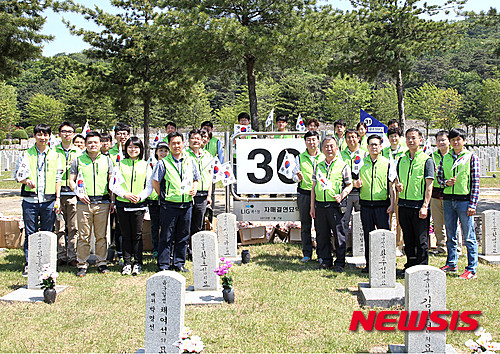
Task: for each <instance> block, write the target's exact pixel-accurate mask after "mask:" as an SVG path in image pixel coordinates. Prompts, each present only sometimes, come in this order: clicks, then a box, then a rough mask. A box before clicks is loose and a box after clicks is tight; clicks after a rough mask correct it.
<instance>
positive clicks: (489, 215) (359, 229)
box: [352, 210, 500, 263]
mask: <svg viewBox="0 0 500 354" xmlns="http://www.w3.org/2000/svg"><path fill="white" fill-rule="evenodd" d="M475 221H476V222H475V224H476V226H479V225H480V229H481V232H477V231H476V235H478V236H479V235H481V237H480V239H479V240H478V241H479V242H480V244H481V245H482V255H484V256H488V257H491V256H494V257H496V256H500V237H499V235H498V231H499V230H498V227H499V225H498V224H499V223H500V211H498V210H486V211H484V212H483V213H482V214H481V217H480V218H476V220H475ZM476 229H479V227H476ZM352 255H353V257H364V256H365V241H364V236H363V226H362V224H361V214H360V212H355V213H353V219H352ZM483 258H484V257H483ZM493 263H495V262H493Z"/></svg>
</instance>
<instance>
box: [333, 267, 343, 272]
mask: <svg viewBox="0 0 500 354" xmlns="http://www.w3.org/2000/svg"><path fill="white" fill-rule="evenodd" d="M333 271H334V272H335V273H343V272H344V268H343V267H341V266H335V268H333Z"/></svg>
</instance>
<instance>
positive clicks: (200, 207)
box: [190, 195, 207, 236]
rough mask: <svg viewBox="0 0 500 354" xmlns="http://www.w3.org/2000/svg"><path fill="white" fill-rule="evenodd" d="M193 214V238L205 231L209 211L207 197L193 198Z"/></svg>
mask: <svg viewBox="0 0 500 354" xmlns="http://www.w3.org/2000/svg"><path fill="white" fill-rule="evenodd" d="M193 200H194V203H193V212H192V215H191V229H190V231H191V236H193V235H194V234H195V233H197V232H199V231H202V230H204V229H205V212H206V211H207V196H206V195H205V196H195V197H194V198H193Z"/></svg>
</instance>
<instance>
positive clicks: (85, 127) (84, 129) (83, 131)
mask: <svg viewBox="0 0 500 354" xmlns="http://www.w3.org/2000/svg"><path fill="white" fill-rule="evenodd" d="M87 133H90V125H89V121H86V122H85V125H84V126H83V129H82V135H83V137H84V138H85V137H86V136H87Z"/></svg>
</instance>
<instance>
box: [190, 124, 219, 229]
mask: <svg viewBox="0 0 500 354" xmlns="http://www.w3.org/2000/svg"><path fill="white" fill-rule="evenodd" d="M201 134H202V131H201V129H193V130H191V131H190V132H189V147H188V148H187V150H186V152H187V154H188V155H189V157H191V158H192V159H193V160H194V161H195V163H196V165H197V167H198V171H199V172H200V176H201V178H200V180H199V181H198V191H197V192H196V195H195V196H194V197H193V212H192V215H191V236H193V235H194V234H195V233H197V232H199V231H202V230H204V229H205V227H204V226H205V212H206V210H207V205H210V204H212V179H213V174H212V172H211V169H210V165H211V163H212V160H213V158H214V157H213V156H212V155H211V154H210V153H209V152H208V151H206V150H203V149H202V148H201Z"/></svg>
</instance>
